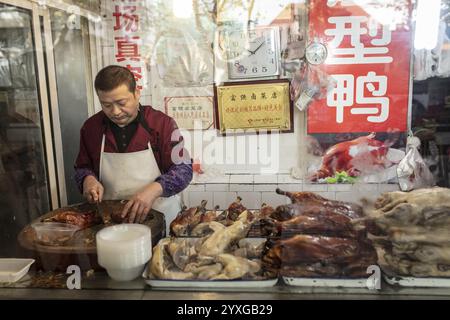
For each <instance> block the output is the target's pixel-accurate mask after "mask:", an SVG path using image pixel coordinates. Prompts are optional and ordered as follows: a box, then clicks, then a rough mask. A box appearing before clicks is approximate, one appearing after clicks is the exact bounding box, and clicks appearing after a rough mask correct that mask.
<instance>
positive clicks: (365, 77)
mask: <svg viewBox="0 0 450 320" xmlns="http://www.w3.org/2000/svg"><path fill="white" fill-rule="evenodd" d="M309 12H310V30H309V36H310V39H311V40H312V41H318V42H321V43H324V44H325V45H326V46H327V49H328V56H327V59H326V61H325V63H324V64H322V65H320V66H316V67H314V68H319V69H320V72H324V73H325V74H326V75H327V76H328V80H329V81H330V83H331V87H330V88H329V91H328V94H327V95H326V97H324V98H323V99H317V100H315V101H313V102H312V103H311V105H310V107H309V109H308V133H341V132H371V131H374V132H387V131H406V129H407V113H408V95H409V76H410V46H411V37H410V32H411V31H410V30H411V29H410V26H409V19H410V3H409V1H406V0H403V1H394V0H387V1H373V2H370V4H367V5H355V4H354V2H353V1H348V0H347V1H346V0H341V1H339V0H328V1H326V0H312V1H311V7H310V10H309Z"/></svg>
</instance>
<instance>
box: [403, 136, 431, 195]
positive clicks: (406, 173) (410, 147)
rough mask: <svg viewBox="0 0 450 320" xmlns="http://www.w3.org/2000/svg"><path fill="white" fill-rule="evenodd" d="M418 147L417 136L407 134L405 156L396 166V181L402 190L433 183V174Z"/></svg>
mask: <svg viewBox="0 0 450 320" xmlns="http://www.w3.org/2000/svg"><path fill="white" fill-rule="evenodd" d="M419 147H420V140H419V138H417V137H414V136H409V137H408V140H407V146H406V156H405V157H404V158H403V159H402V160H401V161H400V163H399V164H398V167H397V177H398V183H399V185H400V189H401V190H402V191H410V190H413V189H418V188H423V187H430V186H433V185H434V178H433V175H432V173H431V171H430V170H429V169H428V166H427V165H426V163H425V161H424V160H423V158H422V156H421V155H420V153H419Z"/></svg>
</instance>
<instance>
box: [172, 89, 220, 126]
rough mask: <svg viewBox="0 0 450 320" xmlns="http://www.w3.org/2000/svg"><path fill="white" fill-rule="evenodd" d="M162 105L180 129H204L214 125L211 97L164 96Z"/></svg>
mask: <svg viewBox="0 0 450 320" xmlns="http://www.w3.org/2000/svg"><path fill="white" fill-rule="evenodd" d="M164 106H165V109H166V114H167V115H169V116H171V117H172V118H173V119H174V120H175V121H176V122H177V124H178V127H179V128H180V129H187V130H194V129H203V130H206V129H209V128H211V127H212V126H213V125H214V114H213V113H214V110H213V97H165V98H164ZM196 125H197V127H196Z"/></svg>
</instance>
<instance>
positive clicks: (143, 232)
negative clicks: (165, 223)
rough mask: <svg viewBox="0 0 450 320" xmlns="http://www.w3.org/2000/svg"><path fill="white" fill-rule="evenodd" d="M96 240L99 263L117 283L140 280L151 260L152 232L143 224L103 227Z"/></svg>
mask: <svg viewBox="0 0 450 320" xmlns="http://www.w3.org/2000/svg"><path fill="white" fill-rule="evenodd" d="M96 240H97V257H98V263H99V265H100V266H102V267H103V268H105V269H106V271H107V272H108V275H109V276H110V277H111V278H113V279H114V280H118V281H129V280H133V279H135V278H137V277H138V276H140V275H141V274H142V271H143V270H144V267H145V264H146V263H147V262H148V261H149V260H150V258H151V257H152V235H151V230H150V228H149V227H147V226H145V225H142V224H120V225H115V226H111V227H107V228H104V229H102V230H100V231H99V232H98V233H97V236H96Z"/></svg>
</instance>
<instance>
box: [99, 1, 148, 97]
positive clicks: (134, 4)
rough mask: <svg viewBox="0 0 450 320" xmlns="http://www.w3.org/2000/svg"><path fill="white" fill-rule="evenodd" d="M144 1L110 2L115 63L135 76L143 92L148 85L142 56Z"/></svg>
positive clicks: (109, 26) (110, 26)
mask: <svg viewBox="0 0 450 320" xmlns="http://www.w3.org/2000/svg"><path fill="white" fill-rule="evenodd" d="M144 4H145V3H144V2H143V1H142V0H120V1H119V0H113V1H108V5H109V12H110V17H109V18H112V19H111V23H109V24H108V28H110V29H112V30H111V31H112V34H113V37H114V63H115V64H118V65H121V66H124V67H127V68H128V69H129V70H130V71H131V72H132V73H133V74H134V78H135V80H136V83H137V88H138V89H139V90H141V89H142V88H143V86H144V85H145V83H146V79H145V62H144V58H143V56H142V55H141V46H142V38H141V17H140V14H141V13H142V12H144V11H143V8H144V7H143V5H144Z"/></svg>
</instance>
